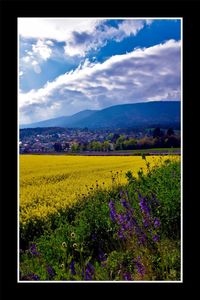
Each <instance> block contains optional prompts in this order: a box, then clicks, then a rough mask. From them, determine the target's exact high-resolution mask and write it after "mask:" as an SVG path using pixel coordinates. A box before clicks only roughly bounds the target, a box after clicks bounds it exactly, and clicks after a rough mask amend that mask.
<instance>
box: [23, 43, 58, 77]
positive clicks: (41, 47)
mask: <svg viewBox="0 0 200 300" xmlns="http://www.w3.org/2000/svg"><path fill="white" fill-rule="evenodd" d="M50 46H53V42H51V41H49V40H47V41H43V40H38V41H37V42H36V44H32V51H28V50H25V52H26V56H24V57H22V58H21V60H20V67H21V68H22V69H23V70H26V69H32V68H33V70H34V72H35V73H37V74H39V73H41V67H40V64H42V63H43V62H44V61H46V60H47V59H49V58H50V57H51V55H52V49H51V48H50Z"/></svg>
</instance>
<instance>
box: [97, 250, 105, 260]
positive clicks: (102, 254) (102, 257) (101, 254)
mask: <svg viewBox="0 0 200 300" xmlns="http://www.w3.org/2000/svg"><path fill="white" fill-rule="evenodd" d="M98 256H99V260H100V261H105V260H106V259H107V258H106V254H105V253H104V252H103V251H102V250H101V249H99V255H98Z"/></svg>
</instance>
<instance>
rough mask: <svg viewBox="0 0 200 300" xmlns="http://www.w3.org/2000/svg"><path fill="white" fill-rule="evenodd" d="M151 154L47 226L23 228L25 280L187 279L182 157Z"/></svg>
mask: <svg viewBox="0 0 200 300" xmlns="http://www.w3.org/2000/svg"><path fill="white" fill-rule="evenodd" d="M75 158H77V157H75ZM128 158H129V159H133V158H130V157H128ZM137 158H139V157H137ZM149 158H150V157H147V158H146V157H145V156H143V159H142V158H140V159H141V161H142V162H143V165H145V166H146V168H145V171H143V170H142V169H141V168H138V170H137V172H132V170H130V168H129V171H128V170H127V171H126V179H127V181H126V182H120V180H119V172H118V171H116V170H115V172H112V173H111V174H112V176H111V182H112V184H111V185H110V186H108V187H107V188H106V189H105V188H104V187H103V185H99V184H98V183H97V184H96V186H95V187H93V188H92V189H89V190H88V191H87V193H86V194H84V195H82V197H81V196H79V200H77V201H75V202H74V203H73V205H71V206H68V207H67V208H66V209H63V210H58V213H56V214H52V215H49V216H48V218H46V223H45V224H46V225H45V227H44V228H43V231H40V229H41V226H39V225H40V223H37V222H32V223H31V222H28V224H29V226H28V227H27V228H26V230H25V227H22V229H21V241H22V240H23V238H25V237H26V242H28V248H26V246H27V243H25V244H23V243H22V244H21V250H20V252H21V254H20V279H21V280H64V281H65V280H70V281H71V280H80V281H83V280H84V281H85V280H86V281H88V280H89V281H90V280H103V281H110V280H123V281H126V280H134V281H135V280H150V281H152V280H180V211H181V210H180V161H179V160H178V159H168V158H166V157H165V158H162V163H161V162H159V166H155V161H154V163H153V159H152V160H151V161H149ZM96 159H97V158H95V160H96ZM117 159H118V158H117ZM141 161H140V163H141ZM157 163H158V162H157ZM100 165H101V164H99V166H100ZM117 172H118V173H117ZM136 175H137V176H136ZM62 183H63V182H62ZM22 184H23V182H22ZM24 232H26V234H25V236H23V234H22V233H24Z"/></svg>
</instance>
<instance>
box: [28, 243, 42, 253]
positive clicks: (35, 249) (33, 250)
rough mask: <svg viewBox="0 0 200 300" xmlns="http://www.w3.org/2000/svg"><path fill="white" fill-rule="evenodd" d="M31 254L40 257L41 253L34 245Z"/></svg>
mask: <svg viewBox="0 0 200 300" xmlns="http://www.w3.org/2000/svg"><path fill="white" fill-rule="evenodd" d="M30 252H31V254H32V255H40V253H39V252H38V251H37V248H36V245H35V244H32V245H31V248H30Z"/></svg>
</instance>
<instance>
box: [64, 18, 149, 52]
mask: <svg viewBox="0 0 200 300" xmlns="http://www.w3.org/2000/svg"><path fill="white" fill-rule="evenodd" d="M151 23H152V20H148V19H146V20H145V19H141V20H140V19H139V20H137V19H134V20H133V19H126V20H122V22H120V23H119V24H118V27H113V26H110V25H107V23H106V20H105V23H104V22H103V21H102V22H101V24H97V26H96V28H93V30H92V31H90V32H80V31H79V32H77V31H72V32H71V34H70V36H69V39H68V40H67V41H66V46H65V47H64V49H65V53H66V54H67V55H69V56H73V55H79V56H85V55H86V54H87V53H88V52H89V51H90V50H92V49H93V50H98V49H99V48H100V47H103V46H105V45H106V43H107V42H108V41H109V40H115V41H117V42H121V41H122V40H123V39H124V38H126V37H129V36H130V35H136V34H137V33H138V32H139V31H140V30H141V29H142V28H143V27H144V26H145V24H147V25H150V24H151ZM98 25H100V26H98Z"/></svg>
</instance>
